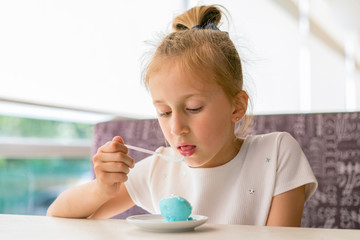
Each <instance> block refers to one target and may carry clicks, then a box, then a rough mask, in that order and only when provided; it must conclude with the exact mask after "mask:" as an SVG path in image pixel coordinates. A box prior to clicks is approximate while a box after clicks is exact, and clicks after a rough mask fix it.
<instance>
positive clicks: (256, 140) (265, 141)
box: [246, 132, 297, 146]
mask: <svg viewBox="0 0 360 240" xmlns="http://www.w3.org/2000/svg"><path fill="white" fill-rule="evenodd" d="M246 141H248V142H249V143H250V144H252V145H262V146H264V145H273V146H279V145H281V144H297V141H296V139H295V138H294V137H293V136H291V134H290V133H288V132H272V133H266V134H259V135H249V136H248V137H247V138H246Z"/></svg>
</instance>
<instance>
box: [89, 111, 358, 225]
mask: <svg viewBox="0 0 360 240" xmlns="http://www.w3.org/2000/svg"><path fill="white" fill-rule="evenodd" d="M274 131H286V132H289V133H290V134H291V135H292V136H293V137H295V138H296V139H297V141H298V142H299V143H300V145H301V147H302V149H303V151H304V153H305V155H306V156H307V158H308V159H309V162H310V165H311V167H312V169H313V171H314V174H315V176H316V178H317V180H318V182H319V186H318V189H317V191H316V192H315V194H314V195H313V196H312V197H311V198H310V199H309V200H308V201H307V203H306V204H305V207H304V211H303V219H302V223H301V226H302V227H315V228H346V229H359V228H360V113H359V112H351V113H346V112H340V113H310V114H282V115H256V116H254V117H253V124H252V126H251V127H250V128H249V129H248V134H252V135H254V134H262V133H268V132H274ZM116 135H119V136H121V137H123V139H124V140H125V142H126V143H128V144H130V145H135V146H139V147H144V148H147V149H151V150H155V149H156V148H157V147H159V146H162V145H165V139H164V136H163V135H162V133H161V130H160V127H159V125H158V122H157V120H156V119H147V120H114V121H109V122H103V123H98V124H96V125H95V126H94V144H93V150H92V153H93V154H95V153H96V150H97V148H98V147H100V146H101V145H103V144H104V143H105V142H107V141H110V140H111V139H112V138H113V136H116ZM129 154H130V155H131V156H132V157H133V158H134V159H135V161H139V160H141V159H143V158H144V157H146V156H147V155H146V154H143V153H140V152H135V151H132V150H130V151H129ZM239 204H241V203H239ZM143 213H146V211H145V210H143V209H141V208H139V207H137V206H135V207H133V208H131V209H129V210H128V211H126V212H124V213H122V214H120V215H118V216H116V218H126V217H127V216H130V215H135V214H143Z"/></svg>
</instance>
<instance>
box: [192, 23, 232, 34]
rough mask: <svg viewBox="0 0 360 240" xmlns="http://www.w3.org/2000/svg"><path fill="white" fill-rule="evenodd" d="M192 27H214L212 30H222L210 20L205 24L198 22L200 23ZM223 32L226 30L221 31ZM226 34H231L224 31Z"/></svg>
mask: <svg viewBox="0 0 360 240" xmlns="http://www.w3.org/2000/svg"><path fill="white" fill-rule="evenodd" d="M191 29H212V30H218V31H221V30H220V29H219V28H218V27H217V26H216V25H215V24H214V23H212V22H209V23H206V24H204V25H201V24H198V25H195V26H193V27H192V28H191ZM221 32H224V31H221ZM224 33H226V34H228V35H229V33H228V32H224Z"/></svg>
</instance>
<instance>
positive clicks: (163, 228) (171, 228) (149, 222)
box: [126, 214, 208, 232]
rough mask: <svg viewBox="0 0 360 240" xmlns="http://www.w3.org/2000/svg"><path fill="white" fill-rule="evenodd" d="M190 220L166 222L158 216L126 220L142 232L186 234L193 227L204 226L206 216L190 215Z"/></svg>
mask: <svg viewBox="0 0 360 240" xmlns="http://www.w3.org/2000/svg"><path fill="white" fill-rule="evenodd" d="M190 217H192V220H189V221H176V222H166V221H165V219H164V218H163V217H162V216H161V215H160V214H158V215H156V214H155V215H154V214H144V215H135V216H131V217H128V218H127V219H126V220H127V221H128V222H129V223H131V224H134V225H136V226H138V227H140V228H141V229H143V230H146V231H151V232H187V231H193V230H194V228H195V227H198V226H200V225H201V224H204V223H205V222H206V221H207V219H208V218H207V217H206V216H201V215H192V216H190Z"/></svg>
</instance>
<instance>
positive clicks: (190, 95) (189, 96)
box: [153, 93, 203, 104]
mask: <svg viewBox="0 0 360 240" xmlns="http://www.w3.org/2000/svg"><path fill="white" fill-rule="evenodd" d="M194 96H203V95H202V94H198V93H191V94H187V95H185V96H184V100H186V99H188V98H191V97H194ZM161 103H164V101H162V100H155V101H153V104H161Z"/></svg>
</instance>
